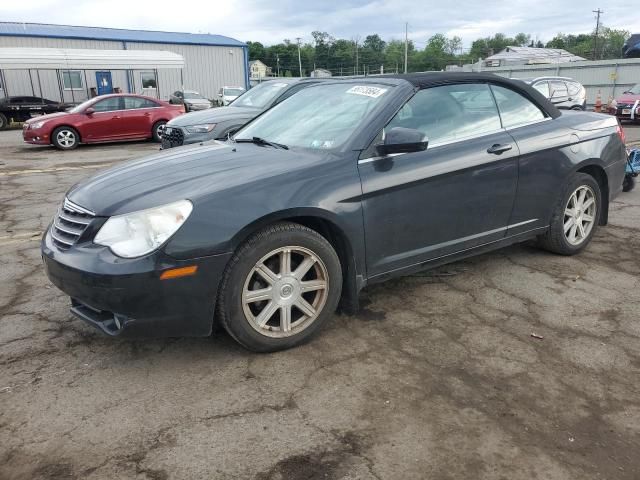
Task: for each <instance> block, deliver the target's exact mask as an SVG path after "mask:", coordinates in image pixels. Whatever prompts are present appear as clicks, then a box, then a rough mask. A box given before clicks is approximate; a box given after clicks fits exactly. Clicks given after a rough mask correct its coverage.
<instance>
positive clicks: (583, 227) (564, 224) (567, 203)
mask: <svg viewBox="0 0 640 480" xmlns="http://www.w3.org/2000/svg"><path fill="white" fill-rule="evenodd" d="M601 205H602V197H601V192H600V186H599V185H598V182H596V180H595V179H594V178H593V177H592V176H591V175H587V174H586V173H575V174H574V175H573V176H572V177H571V179H570V180H569V182H568V183H567V185H566V188H565V191H564V194H563V195H562V198H561V200H560V202H559V203H558V205H557V206H556V208H555V210H554V213H553V217H552V219H551V224H550V225H549V230H548V231H547V232H546V233H545V234H544V235H542V236H540V238H539V239H540V243H541V245H542V247H543V248H546V249H547V250H549V251H551V252H554V253H558V254H561V255H575V254H576V253H579V252H580V251H582V250H583V249H584V248H585V247H586V246H587V245H588V244H589V242H590V241H591V238H593V235H594V233H595V231H596V228H597V226H598V223H599V221H600V207H601Z"/></svg>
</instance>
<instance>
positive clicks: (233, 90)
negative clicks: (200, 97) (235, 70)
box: [224, 88, 244, 97]
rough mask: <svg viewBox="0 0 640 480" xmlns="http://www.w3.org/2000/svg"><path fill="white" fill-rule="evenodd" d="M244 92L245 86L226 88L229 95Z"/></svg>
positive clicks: (232, 95)
mask: <svg viewBox="0 0 640 480" xmlns="http://www.w3.org/2000/svg"><path fill="white" fill-rule="evenodd" d="M243 93H244V88H225V89H224V94H225V95H226V96H227V97H238V96H240V95H242V94H243Z"/></svg>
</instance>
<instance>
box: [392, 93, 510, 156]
mask: <svg viewBox="0 0 640 480" xmlns="http://www.w3.org/2000/svg"><path fill="white" fill-rule="evenodd" d="M394 127H404V128H412V129H415V130H419V131H420V132H422V133H423V134H424V135H425V136H426V138H427V140H428V141H429V147H432V146H435V145H437V144H439V143H445V142H451V141H457V140H463V139H465V138H470V137H476V136H480V135H485V134H489V133H491V132H496V131H498V130H500V128H501V126H500V116H499V115H498V110H497V108H496V104H495V102H494V100H493V97H492V95H491V91H490V89H489V86H488V85H487V84H483V83H482V84H469V83H467V84H460V85H445V86H440V87H431V88H426V89H423V90H420V91H419V92H417V93H416V94H415V95H414V96H413V97H411V99H409V101H407V103H405V105H404V106H403V107H402V108H401V109H400V111H398V113H397V114H396V116H395V117H393V119H392V120H391V121H390V122H389V123H388V124H387V126H386V127H385V130H389V129H391V128H394Z"/></svg>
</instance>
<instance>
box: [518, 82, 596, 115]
mask: <svg viewBox="0 0 640 480" xmlns="http://www.w3.org/2000/svg"><path fill="white" fill-rule="evenodd" d="M519 80H522V81H523V82H525V83H528V84H529V85H531V86H532V87H533V88H535V89H536V90H538V91H539V92H540V93H542V94H543V95H544V96H545V97H547V98H548V99H549V100H550V101H551V103H553V104H554V105H555V106H556V107H557V108H562V109H565V110H584V109H585V108H586V107H587V91H586V90H585V88H584V87H583V86H582V84H581V83H579V82H577V81H576V80H574V79H572V78H568V77H536V78H520V79H519Z"/></svg>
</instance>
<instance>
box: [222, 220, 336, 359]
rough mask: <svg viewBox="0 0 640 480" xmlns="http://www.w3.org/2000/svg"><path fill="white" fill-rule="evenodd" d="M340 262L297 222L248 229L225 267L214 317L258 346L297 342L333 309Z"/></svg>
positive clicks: (325, 244)
mask: <svg viewBox="0 0 640 480" xmlns="http://www.w3.org/2000/svg"><path fill="white" fill-rule="evenodd" d="M341 289H342V268H341V266H340V260H339V259H338V255H337V254H336V252H335V250H334V249H333V247H332V246H331V244H330V243H329V242H328V241H327V240H326V239H325V238H324V237H323V236H322V235H320V234H319V233H317V232H316V231H314V230H311V229H309V228H307V227H304V226H302V225H299V224H296V223H289V222H287V223H278V224H275V225H272V226H270V227H267V228H265V229H263V230H261V231H259V232H258V233H256V234H254V235H252V236H251V237H250V238H249V240H247V241H246V242H245V243H244V244H243V245H242V246H241V247H240V248H239V249H238V250H237V251H236V253H235V254H234V255H233V257H232V259H231V260H230V262H229V265H228V266H227V268H226V270H225V274H224V277H223V280H222V285H221V288H220V295H219V299H218V308H217V312H218V317H219V319H220V321H221V323H222V325H223V326H224V327H225V329H226V330H227V331H228V332H229V334H230V335H231V336H232V337H233V338H234V339H235V340H237V341H238V342H239V343H240V344H241V345H243V346H244V347H246V348H248V349H249V350H253V351H256V352H273V351H277V350H284V349H286V348H291V347H293V346H296V345H298V344H300V343H302V342H304V341H305V340H307V339H309V338H310V337H311V336H312V335H314V334H315V333H316V332H317V331H318V330H319V329H320V327H321V326H322V325H323V324H324V323H326V322H327V320H328V319H329V318H330V317H331V315H332V314H333V312H334V311H335V309H336V307H337V304H338V300H339V298H340V292H341Z"/></svg>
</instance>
